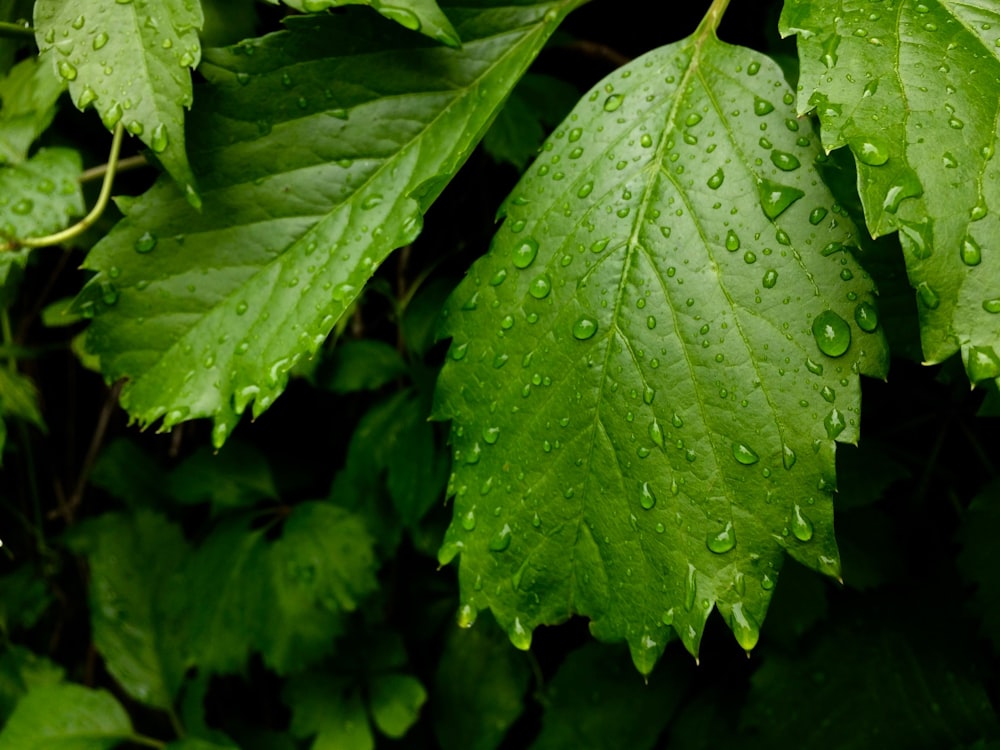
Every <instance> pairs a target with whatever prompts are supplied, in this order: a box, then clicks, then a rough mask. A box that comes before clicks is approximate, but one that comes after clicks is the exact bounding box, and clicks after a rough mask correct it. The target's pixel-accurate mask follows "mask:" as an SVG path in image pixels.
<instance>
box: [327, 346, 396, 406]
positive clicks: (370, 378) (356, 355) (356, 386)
mask: <svg viewBox="0 0 1000 750" xmlns="http://www.w3.org/2000/svg"><path fill="white" fill-rule="evenodd" d="M405 373H406V362H404V361H403V358H402V357H401V356H400V355H399V352H398V351H396V349H395V348H394V347H391V346H389V345H388V344H386V343H385V342H384V341H378V340H374V339H361V340H358V341H345V342H343V343H341V344H338V346H337V348H336V349H334V351H333V356H332V357H331V358H330V361H329V362H326V363H324V364H323V366H322V368H321V371H320V374H319V375H318V376H317V377H318V380H319V382H320V385H322V386H323V387H324V388H329V389H330V390H331V391H333V392H334V393H353V392H356V391H374V390H378V389H379V388H381V387H382V386H383V385H385V384H386V383H391V382H392V381H393V380H395V379H396V378H398V377H401V376H402V375H404V374H405Z"/></svg>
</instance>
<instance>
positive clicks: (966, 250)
mask: <svg viewBox="0 0 1000 750" xmlns="http://www.w3.org/2000/svg"><path fill="white" fill-rule="evenodd" d="M982 260H983V251H982V248H980V247H979V243H978V242H976V240H975V239H974V238H973V237H972V236H971V235H968V234H967V235H965V240H964V241H963V242H962V262H963V263H964V264H965V265H967V266H978V265H979V264H980V263H981V262H982Z"/></svg>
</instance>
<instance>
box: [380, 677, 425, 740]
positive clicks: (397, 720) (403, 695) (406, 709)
mask: <svg viewBox="0 0 1000 750" xmlns="http://www.w3.org/2000/svg"><path fill="white" fill-rule="evenodd" d="M368 692H369V697H368V701H369V706H370V708H371V712H372V720H373V721H374V722H375V726H376V727H378V729H379V731H380V732H382V734H384V735H385V736H386V737H391V738H392V739H396V740H398V739H400V738H401V737H403V736H404V735H405V734H406V733H407V732H408V731H409V729H410V727H412V726H413V725H414V724H415V723H416V721H417V719H418V718H420V709H421V708H422V707H423V705H424V703H425V702H426V701H427V691H426V690H425V689H424V686H423V685H422V684H421V683H420V680H418V679H417V678H416V677H412V676H410V675H407V674H388V675H379V676H377V677H374V678H372V681H371V684H370V685H369V686H368Z"/></svg>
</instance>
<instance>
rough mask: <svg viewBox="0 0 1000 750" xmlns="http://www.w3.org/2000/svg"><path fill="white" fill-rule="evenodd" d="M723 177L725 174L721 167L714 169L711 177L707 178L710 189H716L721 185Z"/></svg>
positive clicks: (724, 177)
mask: <svg viewBox="0 0 1000 750" xmlns="http://www.w3.org/2000/svg"><path fill="white" fill-rule="evenodd" d="M725 179H726V175H725V173H724V172H723V171H722V167H719V168H718V169H717V170H715V174H713V175H712V176H711V177H709V178H708V183H707V184H708V186H709V187H710V188H712V190H718V189H719V188H720V187H721V186H722V183H723V181H724V180H725Z"/></svg>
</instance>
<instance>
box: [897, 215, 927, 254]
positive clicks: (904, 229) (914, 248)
mask: <svg viewBox="0 0 1000 750" xmlns="http://www.w3.org/2000/svg"><path fill="white" fill-rule="evenodd" d="M899 241H900V244H902V246H903V250H904V251H905V252H906V253H909V254H910V255H912V256H913V257H914V258H918V259H919V260H925V259H927V258H929V257H931V253H933V252H934V230H933V228H932V227H931V223H930V222H929V221H904V220H900V221H899Z"/></svg>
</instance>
